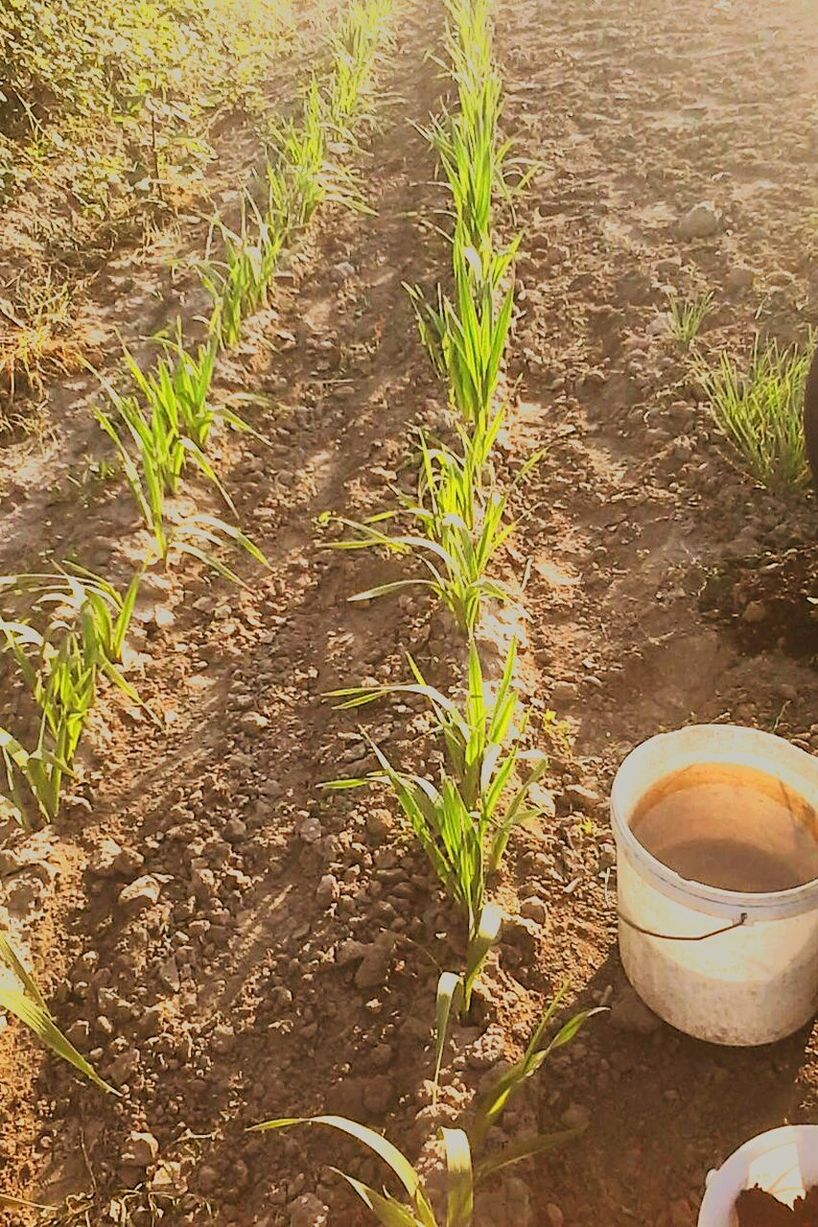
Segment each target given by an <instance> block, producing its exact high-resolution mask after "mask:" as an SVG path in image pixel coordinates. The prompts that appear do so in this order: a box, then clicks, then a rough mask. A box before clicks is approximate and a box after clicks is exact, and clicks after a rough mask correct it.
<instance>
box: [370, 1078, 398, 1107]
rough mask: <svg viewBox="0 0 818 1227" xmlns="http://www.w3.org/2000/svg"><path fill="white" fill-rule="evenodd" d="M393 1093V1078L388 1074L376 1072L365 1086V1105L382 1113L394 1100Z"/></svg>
mask: <svg viewBox="0 0 818 1227" xmlns="http://www.w3.org/2000/svg"><path fill="white" fill-rule="evenodd" d="M393 1093H394V1089H393V1086H392V1079H391V1078H387V1076H386V1074H376V1075H375V1077H374V1078H370V1079H369V1081H368V1082H367V1084H366V1086H365V1087H364V1094H363V1100H364V1107H365V1108H366V1109H367V1111H369V1112H374V1113H375V1114H376V1115H380V1114H381V1113H383V1112H385V1111H386V1110H387V1108H388V1107H389V1105H390V1103H391V1102H392V1095H393Z"/></svg>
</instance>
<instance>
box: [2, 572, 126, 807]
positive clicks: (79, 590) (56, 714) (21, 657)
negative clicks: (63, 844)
mask: <svg viewBox="0 0 818 1227" xmlns="http://www.w3.org/2000/svg"><path fill="white" fill-rule="evenodd" d="M140 579H141V573H138V574H137V575H136V576H134V579H133V580H132V581H131V584H130V585H129V587H128V590H127V592H126V593H125V595H124V596H121V595H120V594H119V593H118V592H117V591H116V589H114V588H113V587H112V586H111V585H110V584H107V583H106V582H105V581H103V580H101V579H99V577H97V576H94V575H93V574H91V573H90V572H87V571H84V570H83V569H81V568H76V569H75V571H74V573H73V574H72V573H70V572H68V571H62V572H57V573H54V574H45V575H22V576H5V577H3V578H2V580H0V589H5V590H7V591H16V592H23V591H28V592H35V593H36V594H37V595H38V600H37V604H38V605H40V606H41V607H47V606H49V605H56V606H57V607H58V608H57V609H56V612H55V614H54V616H53V617H52V618H50V620H49V622H48V625H47V628H46V631H45V633H44V634H41V633H40V632H39V631H38V630H36V629H35V628H34V627H33V626H30V625H29V624H28V623H26V622H14V621H9V620H6V619H5V618H0V636H2V643H1V644H0V650H2V651H5V652H8V653H9V654H10V655H11V656H12V657H13V659H14V661H15V663H16V665H17V668H18V670H19V672H20V674H21V676H22V678H23V680H24V681H25V683H26V685H27V687H28V689H29V691H30V693H31V696H32V698H33V700H34V703H35V705H36V707H37V708H38V709H39V712H40V718H39V729H38V735H37V741H36V746H35V749H34V750H33V751H31V752H29V751H27V750H26V749H25V748H24V746H23V745H22V743H21V742H20V741H19V740H18V739H17V738H15V737H13V736H12V735H11V734H10V733H8V732H7V731H6V730H0V756H1V757H2V762H3V766H4V769H5V776H6V789H5V792H6V795H7V797H8V798H9V800H10V801H11V802H12V803H13V805H14V807H15V813H16V815H17V816H18V820H19V821H20V822H21V823H22V824H23V825H27V821H26V817H25V815H26V813H27V810H28V806H27V805H26V803H25V800H24V797H23V794H22V792H21V789H20V782H21V781H24V782H25V784H26V785H27V788H28V792H29V794H30V796H31V797H32V799H33V801H34V802H35V804H36V807H37V809H38V810H39V813H40V816H41V817H42V818H43V819H44V820H45V821H49V822H50V821H53V820H54V819H55V818H56V817H57V815H58V813H59V808H60V800H61V794H62V785H63V781H64V779H65V777H66V776H70V775H71V774H72V763H73V760H74V756H75V754H76V750H77V746H78V745H79V741H80V738H81V736H82V732H83V729H84V727H85V722H86V720H87V718H88V715H89V713H90V711H91V709H92V708H93V706H94V703H95V700H96V693H97V682H98V678H99V675H100V674H103V675H104V676H105V677H106V678H107V679H108V680H109V681H110V682H111V683H112V684H113V685H114V686H116V687H117V688H118V689H119V690H120V691H121V692H122V693H123V694H125V695H126V696H127V698H128V699H129V700H130V701H131V702H135V703H138V702H139V696H138V694H137V693H136V691H135V690H134V688H133V687H132V686H131V684H130V683H129V682H128V681H127V680H126V678H125V677H124V676H123V674H122V672H121V670H120V669H119V667H118V665H119V661H120V658H121V654H122V646H123V642H124V637H125V634H126V632H127V628H128V625H129V623H130V619H131V616H132V613H133V608H134V604H135V601H136V596H137V591H138V587H139V582H140Z"/></svg>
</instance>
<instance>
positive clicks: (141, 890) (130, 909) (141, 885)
mask: <svg viewBox="0 0 818 1227" xmlns="http://www.w3.org/2000/svg"><path fill="white" fill-rule="evenodd" d="M160 890H161V885H160V883H159V882H158V881H157V880H156V878H154V877H151V875H150V874H146V875H145V877H143V878H137V879H136V881H135V882H131V884H130V885H129V886H125V887H123V889H122V890H121V891H120V892H119V906H120V907H121V908H122V910H123V912H124V913H125V915H126V916H138V915H139V913H140V912H144V911H147V909H148V908H150V907H153V906H154V904H155V903H158V901H159V892H160Z"/></svg>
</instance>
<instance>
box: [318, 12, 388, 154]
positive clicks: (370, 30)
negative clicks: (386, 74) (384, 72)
mask: <svg viewBox="0 0 818 1227" xmlns="http://www.w3.org/2000/svg"><path fill="white" fill-rule="evenodd" d="M391 9H392V2H391V0H379V2H376V3H372V2H370V3H367V2H366V0H356V2H355V3H353V4H352V6H351V8H350V9H349V12H348V13H347V15H346V17H345V18H344V20H343V21H342V22H341V24H340V26H339V27H338V29H337V31H336V32H335V34H334V36H333V37H332V39H331V53H332V69H331V71H330V76H329V82H328V86H327V96H328V97H327V112H328V117H329V122H330V124H331V125H332V127H333V128H334V129H335V131H336V132H337V133H338V134H339V135H340V136H342V137H344V136H348V134H349V129H350V125H351V123H352V121H353V119H355V118H356V117H360V114H361V111H362V110H363V111H364V113H366V111H367V109H368V108H367V103H368V99H369V95H370V93H371V90H372V85H373V77H374V73H375V70H376V68H377V62H378V51H379V47H380V46H381V44H382V42H383V40H384V36H385V31H386V28H387V22H388V19H389V14H390V12H391Z"/></svg>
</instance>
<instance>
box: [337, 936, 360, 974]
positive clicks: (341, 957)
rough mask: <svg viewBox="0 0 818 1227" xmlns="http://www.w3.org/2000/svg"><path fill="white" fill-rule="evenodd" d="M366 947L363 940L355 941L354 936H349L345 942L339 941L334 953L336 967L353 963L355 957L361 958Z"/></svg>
mask: <svg viewBox="0 0 818 1227" xmlns="http://www.w3.org/2000/svg"><path fill="white" fill-rule="evenodd" d="M367 949H368V947H367V946H366V945H364V943H363V942H359V941H356V940H355V938H354V937H350V938H348V939H347V940H346V941H345V942H341V944H340V946H339V947H338V950H337V951H336V954H335V962H336V964H337V966H338V967H346V965H347V964H348V963H354V962H355V961H356V960H357V959H362V958H363V957H364V955H365V954H366V952H367Z"/></svg>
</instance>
